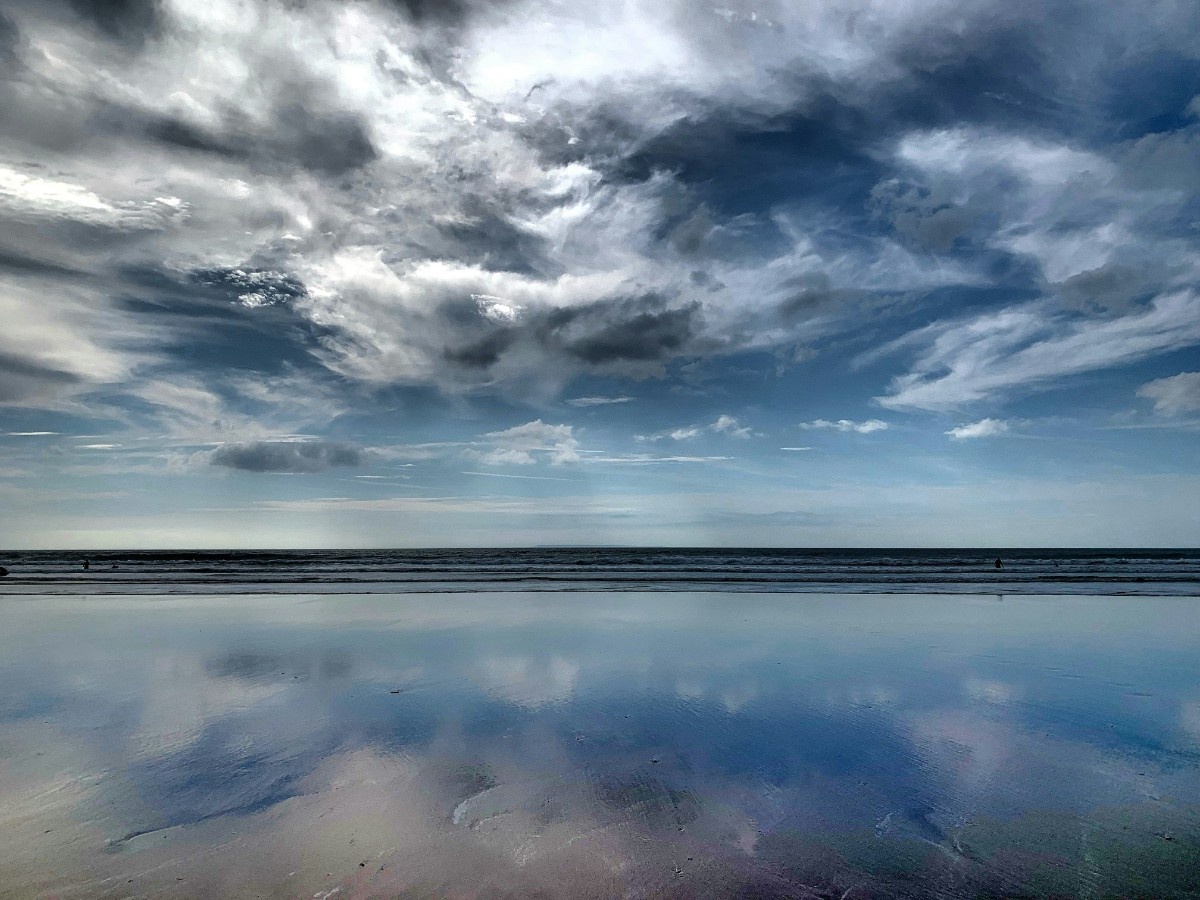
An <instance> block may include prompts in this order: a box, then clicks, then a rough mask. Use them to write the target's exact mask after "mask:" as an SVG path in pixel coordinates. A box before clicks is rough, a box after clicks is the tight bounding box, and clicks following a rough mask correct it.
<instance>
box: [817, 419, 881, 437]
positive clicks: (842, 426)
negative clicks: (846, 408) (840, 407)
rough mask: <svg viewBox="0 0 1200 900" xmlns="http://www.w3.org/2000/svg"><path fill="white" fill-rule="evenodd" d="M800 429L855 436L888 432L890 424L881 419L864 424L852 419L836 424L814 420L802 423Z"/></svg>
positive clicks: (841, 420)
mask: <svg viewBox="0 0 1200 900" xmlns="http://www.w3.org/2000/svg"><path fill="white" fill-rule="evenodd" d="M799 427H800V428H803V429H804V430H806V431H813V430H824V429H830V430H833V431H841V432H854V433H855V434H871V433H872V432H875V431H885V430H887V427H888V423H887V422H884V421H881V420H880V419H867V420H865V421H862V422H853V421H851V420H850V419H838V420H837V421H836V422H831V421H829V420H828V419H814V420H813V421H811V422H801V423H800V426H799Z"/></svg>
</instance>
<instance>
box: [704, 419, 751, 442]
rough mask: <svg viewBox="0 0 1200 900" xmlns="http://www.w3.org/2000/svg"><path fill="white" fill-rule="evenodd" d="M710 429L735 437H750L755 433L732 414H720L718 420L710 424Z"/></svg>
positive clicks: (716, 432)
mask: <svg viewBox="0 0 1200 900" xmlns="http://www.w3.org/2000/svg"><path fill="white" fill-rule="evenodd" d="M708 429H709V431H712V432H713V433H715V434H727V435H729V436H730V437H735V438H748V437H750V435H752V434H753V433H754V432H752V431H751V430H750V429H749V428H748V427H746V426H744V425H740V424H739V423H738V420H737V419H736V418H734V417H733V416H730V415H722V416H719V417H718V418H717V421H715V422H713V423H712V424H711V425H709V426H708Z"/></svg>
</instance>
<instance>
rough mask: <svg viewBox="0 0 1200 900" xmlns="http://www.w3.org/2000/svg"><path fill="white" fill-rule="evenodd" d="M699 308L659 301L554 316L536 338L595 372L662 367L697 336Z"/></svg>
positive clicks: (559, 312) (631, 300) (548, 315)
mask: <svg viewBox="0 0 1200 900" xmlns="http://www.w3.org/2000/svg"><path fill="white" fill-rule="evenodd" d="M700 314H701V312H700V304H699V303H696V302H692V303H688V304H686V305H684V306H678V307H673V308H671V307H668V306H667V304H666V301H665V300H664V299H663V298H662V297H658V296H654V295H649V296H645V297H630V298H626V299H623V300H619V301H616V302H612V303H596V304H592V305H589V306H582V307H572V308H567V309H556V310H552V311H550V312H548V313H546V314H545V315H544V317H543V318H542V319H541V321H540V322H538V324H537V326H536V333H537V335H538V338H539V339H540V340H541V341H542V342H544V343H546V344H548V345H550V346H554V347H558V348H561V349H562V350H563V351H564V352H566V353H567V354H568V355H570V356H574V357H576V358H577V359H579V360H582V361H583V362H585V363H587V364H589V365H594V366H601V367H602V366H605V365H609V364H614V363H629V362H632V363H646V362H664V361H666V360H668V359H671V358H672V357H674V356H675V355H677V354H678V353H679V352H680V351H682V350H683V348H684V347H686V346H687V345H688V343H689V341H690V340H691V339H692V338H693V337H694V336H695V335H697V334H698V333H699V331H700Z"/></svg>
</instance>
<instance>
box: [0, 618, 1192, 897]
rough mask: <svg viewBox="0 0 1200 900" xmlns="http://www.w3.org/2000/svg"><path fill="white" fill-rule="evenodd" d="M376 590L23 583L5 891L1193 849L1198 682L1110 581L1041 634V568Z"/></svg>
mask: <svg viewBox="0 0 1200 900" xmlns="http://www.w3.org/2000/svg"><path fill="white" fill-rule="evenodd" d="M385 600H386V598H383V599H381V598H379V597H373V598H369V599H368V600H365V601H361V602H360V601H358V600H355V599H353V598H337V597H330V598H320V599H318V600H313V599H311V598H292V599H291V600H285V599H283V598H271V599H269V600H268V601H265V605H264V606H258V605H255V604H243V605H242V606H238V605H236V604H234V603H231V602H226V601H222V602H221V603H213V604H208V605H206V604H205V603H203V602H200V603H199V604H198V605H196V606H191V605H188V604H178V603H175V602H173V601H167V602H163V603H162V604H160V605H154V604H153V603H152V602H150V601H137V602H129V601H121V600H117V601H111V602H110V601H103V602H98V603H94V604H93V603H89V604H88V605H77V606H76V607H74V615H73V616H72V617H71V618H70V619H63V620H62V624H61V628H62V629H64V630H65V629H74V630H73V631H69V632H65V631H64V630H60V631H58V632H57V633H56V634H55V635H54V636H53V640H52V639H51V637H49V636H47V634H44V633H43V630H40V629H39V628H37V627H35V626H36V624H37V622H39V621H41V619H40V618H39V616H40V613H39V611H38V610H37V609H36V608H35V607H32V606H27V607H22V608H20V609H17V608H15V607H14V610H13V615H12V618H13V621H14V625H15V627H14V629H12V630H11V631H10V632H9V634H8V635H0V651H2V653H0V665H3V666H4V667H5V668H4V670H3V674H4V675H5V677H6V679H7V681H8V684H9V685H10V686H11V689H10V690H9V691H8V692H7V695H6V697H5V698H4V702H3V704H2V705H0V747H2V748H3V753H0V829H2V830H3V834H4V840H3V841H0V894H3V893H5V892H6V891H8V892H11V893H14V894H15V895H19V896H23V895H27V894H37V893H39V892H45V893H53V894H56V895H61V896H68V897H72V896H74V897H85V896H86V897H91V896H97V895H99V896H104V895H113V896H116V895H118V894H122V895H124V894H136V895H155V896H178V897H198V896H217V895H222V894H226V895H235V896H263V895H269V896H279V895H285V896H301V895H303V896H310V897H311V896H314V895H316V894H327V893H328V892H330V891H337V893H336V894H333V895H332V896H337V897H352V896H377V895H382V896H391V895H406V894H407V895H425V896H445V895H454V896H464V897H473V896H489V895H505V894H508V895H528V894H531V893H536V892H539V891H540V892H543V893H544V894H546V895H549V896H613V895H623V894H626V893H629V892H631V891H634V892H638V893H641V894H644V895H663V896H672V895H679V896H736V895H745V894H757V895H761V896H798V895H799V896H805V895H807V896H822V897H823V896H833V897H838V896H842V895H843V894H844V893H846V892H847V891H849V892H850V896H851V897H853V896H858V895H869V894H871V893H875V894H877V895H882V896H891V895H893V894H895V893H896V892H898V891H901V889H902V888H903V889H905V890H907V888H904V885H906V884H908V885H911V884H926V883H928V884H936V885H940V886H941V887H940V888H939V889H942V888H945V889H946V890H947V891H949V890H950V889H951V888H954V890H959V888H961V889H962V890H965V891H967V892H968V893H969V892H970V891H971V890H974V891H976V892H981V893H987V892H988V891H991V892H992V893H993V894H995V893H1000V894H1004V893H1014V892H1019V891H1020V890H1024V889H1025V888H1026V887H1027V884H1026V882H1028V881H1029V879H1034V880H1035V881H1036V878H1040V877H1042V875H1040V874H1038V873H1039V872H1041V869H1040V868H1039V867H1040V866H1042V865H1043V864H1045V865H1050V863H1046V862H1045V860H1043V859H1042V858H1041V857H1039V856H1038V855H1037V850H1036V845H1037V841H1038V840H1041V841H1043V842H1048V845H1052V846H1053V847H1054V848H1055V849H1054V853H1056V854H1058V855H1057V856H1056V857H1055V859H1056V860H1057V862H1055V863H1054V865H1058V866H1059V868H1061V869H1063V870H1064V871H1066V872H1067V873H1068V875H1069V876H1070V877H1071V878H1077V877H1082V876H1080V873H1082V872H1084V871H1085V869H1086V866H1092V869H1088V870H1087V871H1093V870H1094V871H1103V872H1104V873H1105V874H1104V876H1103V877H1104V878H1108V879H1116V878H1117V877H1118V874H1119V870H1120V869H1121V866H1123V865H1125V863H1122V862H1120V861H1121V860H1125V859H1126V858H1127V854H1128V853H1133V852H1135V851H1136V852H1137V853H1141V852H1143V851H1144V852H1146V853H1151V852H1158V853H1159V854H1160V856H1161V855H1162V854H1166V856H1165V857H1163V858H1164V859H1165V860H1166V862H1163V861H1162V859H1160V860H1159V862H1158V863H1156V865H1158V866H1159V868H1158V869H1156V870H1155V871H1158V872H1168V871H1169V872H1175V873H1176V875H1178V872H1182V871H1183V869H1181V868H1178V867H1176V868H1172V866H1176V862H1175V861H1176V860H1177V858H1181V857H1180V854H1183V853H1185V852H1190V851H1191V850H1193V849H1200V848H1196V847H1193V843H1194V842H1193V843H1188V842H1189V841H1192V838H1193V837H1195V836H1196V835H1197V834H1200V828H1197V827H1196V826H1195V824H1194V823H1195V821H1200V820H1198V819H1196V806H1195V804H1196V803H1197V801H1200V775H1198V774H1197V772H1196V770H1195V766H1194V765H1193V764H1192V763H1193V762H1194V759H1193V757H1194V747H1195V740H1196V738H1197V736H1198V735H1200V703H1197V701H1196V700H1195V698H1196V696H1197V695H1198V692H1200V685H1198V684H1196V683H1195V681H1194V678H1193V676H1192V675H1191V674H1189V672H1190V670H1189V669H1188V668H1187V667H1186V666H1183V665H1168V663H1169V662H1170V661H1171V660H1172V659H1174V657H1170V656H1169V654H1170V653H1174V652H1176V651H1174V650H1171V649H1170V645H1169V642H1168V643H1167V644H1165V645H1164V646H1166V647H1167V649H1166V650H1162V648H1161V647H1160V652H1162V653H1165V654H1168V656H1167V657H1165V661H1164V663H1163V665H1162V666H1161V667H1160V668H1156V669H1154V670H1153V671H1149V672H1148V671H1146V670H1144V669H1139V668H1138V667H1137V665H1135V664H1130V663H1128V661H1127V660H1128V659H1129V658H1132V657H1128V654H1130V653H1132V652H1136V648H1135V649H1134V650H1130V649H1129V648H1127V646H1126V644H1127V643H1128V634H1127V633H1126V632H1124V631H1123V630H1122V629H1121V628H1119V627H1114V628H1113V629H1112V630H1111V633H1110V638H1109V643H1107V644H1104V643H1102V642H1100V643H1097V642H1099V638H1098V637H1097V635H1098V634H1102V633H1104V630H1103V629H1102V628H1099V627H1098V626H1097V624H1096V623H1097V621H1100V620H1101V619H1102V618H1103V616H1104V615H1106V612H1105V611H1106V610H1111V611H1112V618H1113V621H1114V622H1116V623H1120V622H1122V621H1124V618H1125V615H1126V609H1125V607H1124V606H1122V605H1121V604H1120V603H1119V602H1117V601H1101V602H1098V603H1097V604H1094V605H1092V606H1091V607H1090V608H1088V609H1087V610H1086V611H1085V612H1086V622H1087V626H1088V628H1089V629H1090V630H1089V631H1088V635H1089V637H1088V640H1089V641H1092V642H1093V643H1096V649H1095V650H1094V651H1088V652H1087V653H1084V652H1083V651H1081V650H1080V649H1079V646H1078V643H1077V642H1075V641H1074V640H1073V636H1074V634H1075V631H1073V630H1072V629H1071V628H1070V627H1065V626H1064V625H1063V624H1062V623H1059V625H1058V626H1056V627H1058V628H1059V631H1058V632H1054V633H1053V634H1051V635H1050V636H1046V635H1043V636H1042V638H1041V640H1042V642H1043V649H1041V650H1039V651H1038V654H1040V655H1038V656H1036V657H1033V658H1032V659H1033V662H1034V664H1031V656H1030V653H1031V652H1032V651H1029V650H1027V649H1026V646H1025V641H1024V638H1021V640H1016V639H1013V641H1012V642H1011V643H1008V639H1007V638H1006V637H1005V636H1004V634H1005V633H1006V632H1005V631H1004V630H1003V629H1001V630H1000V633H999V635H998V636H997V635H992V636H991V638H990V640H991V643H990V644H989V643H988V640H989V638H988V637H987V636H986V635H984V634H983V633H982V631H983V629H981V627H980V624H981V623H986V622H988V621H992V619H993V617H995V616H998V615H1003V616H1006V617H1009V618H1016V619H1020V618H1021V617H1022V616H1028V618H1027V619H1026V620H1025V621H1024V625H1025V626H1026V627H1027V628H1028V627H1030V626H1031V623H1041V622H1043V621H1047V620H1046V618H1045V614H1046V609H1045V606H1046V602H1045V601H1044V600H1043V601H1042V602H1041V603H1038V602H1034V601H1021V602H1014V603H1011V604H1007V603H1006V604H1005V605H1004V607H1003V609H1002V610H1000V611H998V610H997V609H996V608H995V607H994V606H988V605H984V604H975V603H974V602H973V601H972V600H970V599H967V600H958V599H955V600H950V601H945V600H930V601H927V605H926V606H925V607H921V606H920V605H919V604H916V603H914V602H913V601H912V600H911V598H904V599H902V600H900V601H898V602H899V604H900V611H899V612H897V607H896V606H893V605H892V602H893V601H892V598H876V599H871V598H861V597H860V598H856V599H854V600H853V601H847V604H848V605H847V606H846V608H845V609H843V610H842V613H841V614H839V611H838V608H837V607H836V605H834V604H833V603H832V602H831V601H829V600H828V598H817V599H815V600H814V599H813V598H803V599H802V600H801V601H798V602H797V604H796V605H795V606H790V607H789V606H788V604H789V603H791V602H792V601H786V600H785V601H781V600H780V599H779V598H778V597H767V598H756V597H754V596H744V597H738V598H736V601H732V600H730V598H728V597H725V598H719V599H714V598H711V597H706V596H697V597H695V598H692V600H691V601H690V602H689V601H688V600H687V599H686V597H681V596H664V595H658V596H651V595H642V596H639V595H624V596H621V597H618V598H613V597H604V598H599V599H597V600H596V602H594V603H587V604H580V603H579V600H578V597H577V596H576V597H571V598H567V599H565V600H564V599H562V598H560V599H559V600H558V601H556V600H555V599H554V597H553V596H552V595H544V596H541V597H534V598H530V597H528V596H526V595H512V598H511V603H510V604H508V605H507V606H506V605H505V602H504V599H503V597H502V596H500V595H490V596H488V597H486V598H482V597H478V596H477V597H472V596H470V595H463V596H458V597H455V598H450V599H445V598H438V600H437V602H436V603H433V602H426V601H421V600H420V598H413V597H407V598H399V599H396V602H395V603H393V604H391V605H389V604H388V603H387V602H385ZM1138 602H1139V603H1141V604H1146V601H1144V600H1139V601H1138ZM946 603H949V604H951V605H950V606H949V607H948V609H949V610H950V612H951V613H952V615H948V614H946V609H947V607H946V606H944V604H946ZM939 604H942V605H939ZM789 609H790V610H791V615H790V618H789V614H788V610H789ZM922 609H924V614H923V615H924V618H922V617H921V615H918V613H921V610H922ZM1142 609H1143V613H1142V615H1143V618H1145V619H1146V621H1149V622H1151V623H1153V621H1155V620H1154V619H1153V618H1152V617H1148V615H1147V613H1145V612H1144V610H1145V609H1146V606H1143V607H1142ZM506 611H507V613H508V614H509V615H508V617H507V618H506ZM1067 612H1070V610H1067ZM150 613H152V614H150ZM476 613H478V618H473V616H474V615H475V614H476ZM1081 614H1082V613H1081ZM51 617H52V618H53V615H52V616H51ZM1098 617H1100V618H1099V619H1098ZM1068 618H1069V616H1068ZM1080 621H1082V620H1079V621H1077V622H1076V624H1077V625H1078V624H1079V623H1080ZM1019 624H1021V623H1020V622H1017V623H1012V622H1008V623H1006V625H1005V628H1007V629H1008V630H1009V631H1012V632H1014V633H1016V632H1019V631H1020V630H1021V629H1020V628H1018V627H1017V625H1019ZM1069 624H1070V623H1069V622H1068V623H1067V625H1069ZM1198 624H1200V623H1198ZM868 625H869V626H870V627H869V628H868V627H867V626H868ZM135 626H136V627H135ZM1178 628H1179V623H1178V622H1171V623H1170V625H1169V626H1168V625H1167V624H1166V623H1165V621H1164V624H1163V628H1162V630H1164V631H1165V630H1171V631H1173V632H1176V634H1175V636H1174V637H1173V640H1174V641H1175V642H1176V644H1178V643H1179V642H1180V641H1181V639H1180V638H1179V636H1178V634H1177V632H1178ZM956 629H957V630H956ZM13 635H18V637H13ZM959 638H961V639H959ZM70 642H73V643H74V644H75V646H76V651H77V652H75V653H73V654H71V653H69V652H68V649H67V647H66V645H67V644H68V643H70ZM1123 642H1124V643H1123ZM1194 643H1195V639H1193V644H1194ZM940 646H946V647H949V648H952V652H937V648H938V647H940ZM1185 649H1187V650H1189V651H1194V649H1195V648H1194V646H1190V645H1189V646H1188V647H1187V648H1185ZM984 651H986V652H984ZM1071 654H1075V656H1074V657H1072V656H1071ZM1122 654H1125V656H1123V655H1122ZM1185 658H1190V656H1188V655H1187V654H1182V653H1181V654H1179V656H1178V659H1177V660H1175V661H1176V662H1181V661H1182V660H1183V659H1185ZM1039 662H1040V664H1037V663H1039ZM1080 670H1082V671H1086V672H1087V673H1088V674H1089V677H1088V678H1068V677H1066V676H1067V675H1070V674H1073V673H1074V672H1076V671H1080ZM1101 676H1103V677H1101ZM1189 679H1192V680H1189ZM1112 684H1121V685H1125V687H1122V688H1121V689H1120V690H1113V689H1112V688H1111V687H1104V686H1105V685H1112ZM1098 685H1099V686H1100V687H1097V686H1098ZM1101 688H1103V689H1101ZM1135 689H1136V690H1135ZM1067 691H1070V692H1073V693H1070V694H1067V693H1065V692H1067ZM1181 735H1186V736H1187V738H1186V740H1187V743H1186V745H1185V746H1181V745H1180V743H1179V742H1180V738H1181ZM39 754H40V755H39ZM1189 754H1191V755H1189ZM1105 810H1108V811H1109V812H1105ZM1114 810H1115V811H1116V812H1113V811H1114ZM1189 817H1190V818H1189ZM1189 821H1190V822H1192V823H1193V824H1192V825H1190V826H1189V825H1188V824H1187V823H1188V822H1189ZM1114 823H1115V824H1114ZM1122 825H1128V826H1129V828H1130V830H1129V831H1126V830H1124V829H1123V828H1122ZM1167 832H1170V834H1171V838H1172V840H1171V841H1167V840H1166V839H1165V838H1163V837H1161V836H1159V837H1155V834H1156V833H1167ZM1106 841H1107V842H1108V843H1105V842H1106ZM1098 847H1099V848H1101V849H1102V850H1103V852H1101V850H1098V849H1097V848H1098ZM1130 848H1132V849H1130ZM1139 848H1141V849H1139ZM1006 854H1007V855H1006ZM1014 854H1015V855H1014ZM1089 854H1090V856H1089ZM1097 854H1099V855H1097ZM1122 854H1126V855H1122ZM1156 858H1157V857H1156ZM1130 865H1132V864H1130ZM1180 865H1181V864H1180ZM1177 869H1178V872H1177ZM1176 875H1171V877H1176ZM1064 877H1066V876H1064ZM1089 877H1090V876H1089ZM1178 877H1179V878H1184V877H1185V876H1184V875H1178ZM956 879H957V880H956ZM1022 879H1025V881H1022ZM1068 880H1069V879H1068ZM1029 883H1034V882H1029ZM1038 883H1040V882H1038ZM1046 883H1048V884H1051V883H1052V884H1054V885H1059V886H1061V884H1060V882H1059V881H1053V880H1052V881H1051V882H1046ZM1062 883H1067V882H1062ZM1079 883H1080V882H1078V881H1075V882H1070V883H1069V884H1067V888H1066V889H1065V893H1072V892H1077V889H1078V884H1079ZM1089 883H1091V884H1092V885H1093V887H1097V886H1100V885H1101V883H1100V882H1098V881H1095V879H1093V881H1092V882H1089ZM1105 883H1107V882H1105ZM1112 883H1113V884H1118V883H1121V884H1123V883H1124V882H1118V881H1115V880H1114V881H1112ZM1175 883H1176V882H1171V884H1175ZM1179 883H1181V884H1182V883H1186V881H1181V882H1179ZM955 885H957V887H954V886H955ZM856 886H858V888H859V890H858V893H855V891H854V889H855V887H856ZM1097 889H1099V888H1098V887H1097ZM1131 890H1132V889H1131ZM952 892H953V891H951V893H952ZM961 892H962V891H960V893H961ZM1118 893H1119V892H1118Z"/></svg>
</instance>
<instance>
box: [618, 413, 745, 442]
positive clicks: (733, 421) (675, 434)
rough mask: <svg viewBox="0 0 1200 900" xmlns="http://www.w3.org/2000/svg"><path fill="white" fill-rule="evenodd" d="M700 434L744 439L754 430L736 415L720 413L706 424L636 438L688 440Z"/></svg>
mask: <svg viewBox="0 0 1200 900" xmlns="http://www.w3.org/2000/svg"><path fill="white" fill-rule="evenodd" d="M702 434H724V435H727V436H729V437H734V438H741V439H744V438H748V437H751V436H753V434H754V432H753V430H751V429H750V428H749V427H748V426H745V425H742V424H741V423H740V422H738V420H737V418H736V417H734V416H731V415H728V414H722V415H720V416H718V417H717V418H716V419H715V420H714V421H712V422H710V423H709V424H707V425H684V426H681V427H679V428H672V429H670V430H668V431H660V432H658V433H657V434H639V435H637V436H636V439H637V440H639V441H661V440H663V439H666V438H669V439H670V440H672V441H690V440H693V439H695V438H698V437H700V435H702Z"/></svg>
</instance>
